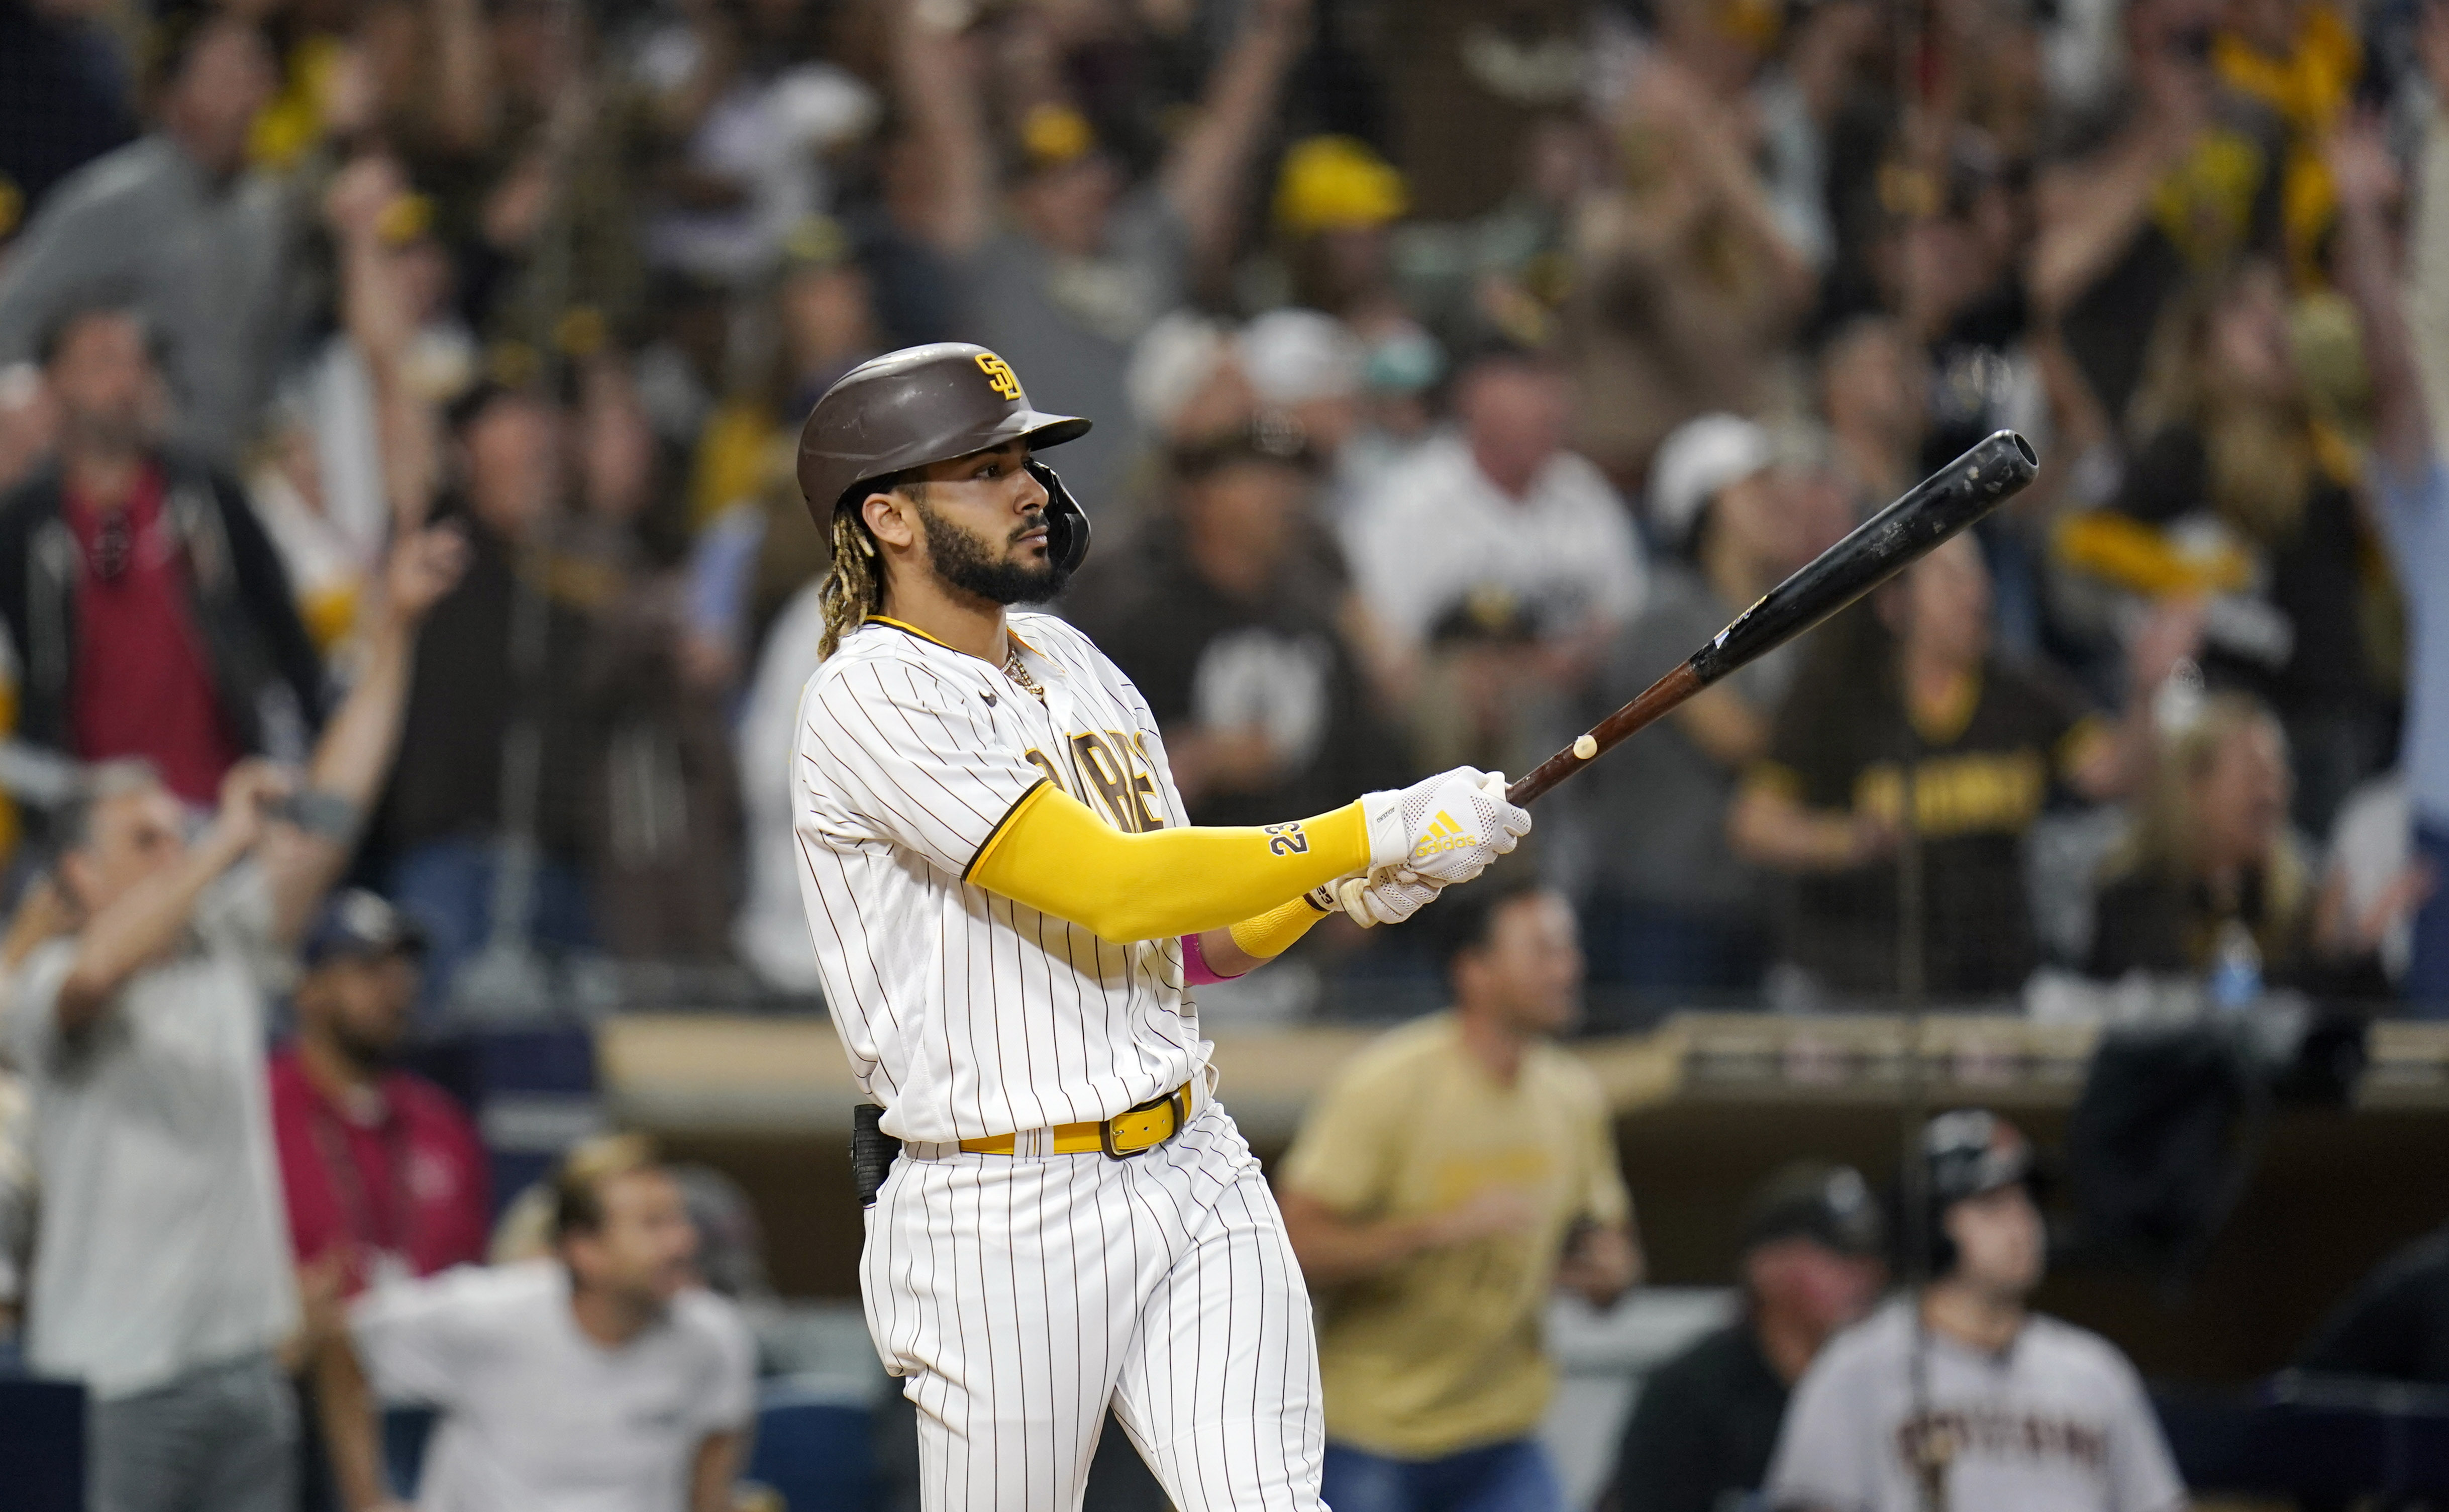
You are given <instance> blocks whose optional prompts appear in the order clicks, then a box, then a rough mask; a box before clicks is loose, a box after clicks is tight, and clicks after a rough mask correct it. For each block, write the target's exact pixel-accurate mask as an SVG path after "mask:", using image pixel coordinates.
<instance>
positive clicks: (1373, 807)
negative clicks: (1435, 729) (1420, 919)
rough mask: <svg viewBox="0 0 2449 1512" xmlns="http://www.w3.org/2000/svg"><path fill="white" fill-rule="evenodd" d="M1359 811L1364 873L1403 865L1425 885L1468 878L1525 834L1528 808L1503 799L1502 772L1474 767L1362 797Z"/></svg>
mask: <svg viewBox="0 0 2449 1512" xmlns="http://www.w3.org/2000/svg"><path fill="white" fill-rule="evenodd" d="M1360 811H1361V813H1362V814H1364V815H1365V816H1367V819H1368V822H1369V871H1370V875H1371V876H1372V877H1373V878H1374V877H1376V876H1378V875H1379V874H1380V873H1382V872H1384V871H1386V870H1387V869H1388V868H1390V867H1396V866H1402V867H1408V868H1409V869H1411V870H1412V871H1413V872H1415V873H1417V874H1418V878H1419V880H1420V881H1422V882H1428V883H1430V884H1431V886H1432V889H1434V888H1437V887H1445V886H1450V885H1452V884H1453V883H1455V882H1469V881H1471V880H1472V879H1473V878H1474V877H1476V876H1478V875H1479V874H1480V873H1481V872H1482V871H1485V870H1486V869H1487V868H1488V863H1490V862H1493V861H1494V860H1495V859H1496V858H1497V857H1499V856H1502V855H1504V854H1505V853H1506V852H1507V851H1510V850H1512V849H1513V848H1514V846H1515V845H1517V844H1519V843H1521V841H1522V837H1523V836H1525V835H1527V834H1529V833H1530V832H1531V814H1530V811H1529V810H1527V809H1522V808H1516V807H1514V805H1513V804H1509V803H1507V802H1506V801H1505V774H1504V773H1503V772H1484V771H1481V770H1480V769H1479V768H1478V767H1476V766H1457V767H1456V768H1455V769H1454V770H1452V771H1449V772H1440V773H1438V774H1437V776H1435V777H1431V778H1429V779H1427V780H1426V781H1423V782H1417V783H1414V784H1413V785H1411V786H1409V787H1406V788H1403V789H1401V790H1399V791H1393V792H1381V793H1368V794H1365V795H1363V796H1362V798H1361V800H1360ZM1422 901H1426V900H1425V899H1424V900H1422Z"/></svg>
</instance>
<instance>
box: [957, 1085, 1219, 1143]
mask: <svg viewBox="0 0 2449 1512" xmlns="http://www.w3.org/2000/svg"><path fill="white" fill-rule="evenodd" d="M1189 1122H1190V1083H1189V1082H1184V1083H1183V1084H1182V1085H1181V1086H1179V1087H1176V1088H1174V1089H1173V1090H1172V1091H1171V1092H1168V1093H1167V1094H1165V1095H1163V1096H1159V1097H1150V1098H1149V1099H1148V1100H1147V1101H1146V1102H1144V1103H1141V1104H1140V1105H1139V1106H1138V1107H1136V1108H1126V1109H1124V1110H1123V1111H1122V1112H1121V1113H1118V1114H1116V1115H1113V1116H1112V1117H1110V1118H1099V1119H1094V1120H1091V1121H1090V1122H1088V1123H1060V1124H1056V1125H1055V1126H1054V1130H1053V1133H1054V1151H1053V1153H1056V1154H1058V1155H1085V1154H1090V1153H1095V1152H1098V1151H1103V1152H1104V1153H1106V1155H1107V1156H1108V1157H1109V1158H1110V1159H1114V1160H1128V1159H1129V1158H1130V1157H1131V1156H1133V1155H1136V1154H1142V1153H1146V1152H1147V1151H1150V1150H1153V1149H1155V1148H1156V1147H1157V1146H1159V1145H1161V1144H1163V1143H1165V1142H1166V1141H1167V1140H1168V1139H1170V1138H1172V1137H1173V1136H1174V1135H1175V1134H1180V1133H1182V1131H1183V1128H1184V1127H1185V1126H1186V1125H1187V1124H1188V1123H1189ZM1019 1142H1020V1135H1018V1134H988V1135H987V1136H986V1137H985V1138H983V1139H964V1140H962V1141H961V1148H962V1149H963V1150H965V1151H967V1152H968V1153H971V1154H974V1155H1008V1154H1011V1153H1012V1151H1013V1150H1014V1149H1015V1148H1016V1147H1017V1146H1018V1145H1019Z"/></svg>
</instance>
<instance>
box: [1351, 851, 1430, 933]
mask: <svg viewBox="0 0 2449 1512" xmlns="http://www.w3.org/2000/svg"><path fill="white" fill-rule="evenodd" d="M1443 890H1444V889H1443V888H1441V887H1440V886H1439V885H1438V884H1437V883H1436V882H1429V881H1427V880H1425V879H1423V878H1422V877H1421V876H1420V874H1419V873H1418V872H1416V871H1414V870H1413V869H1412V868H1411V867H1409V866H1389V867H1386V868H1385V869H1384V870H1382V871H1374V872H1371V873H1369V874H1368V875H1366V876H1361V877H1346V878H1344V879H1342V880H1341V881H1340V882H1332V883H1329V884H1328V891H1329V892H1330V893H1331V894H1332V895H1333V897H1334V900H1335V901H1336V903H1337V904H1338V905H1340V907H1341V908H1342V909H1343V911H1344V913H1345V914H1347V915H1349V916H1350V917H1351V919H1352V921H1353V922H1354V923H1356V924H1359V926H1360V927H1361V928H1363V929H1373V928H1376V927H1377V926H1378V925H1379V924H1399V923H1401V922H1402V921H1404V920H1406V919H1409V918H1411V917H1412V916H1413V915H1414V914H1417V913H1418V912H1419V911H1420V908H1421V905H1422V904H1424V903H1426V902H1428V901H1430V900H1431V899H1433V898H1435V897H1437V894H1438V893H1439V892H1441V891H1443Z"/></svg>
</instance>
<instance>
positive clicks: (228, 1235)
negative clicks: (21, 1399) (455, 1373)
mask: <svg viewBox="0 0 2449 1512" xmlns="http://www.w3.org/2000/svg"><path fill="white" fill-rule="evenodd" d="M271 921H272V899H271V893H270V889H269V888H268V887H266V886H265V884H264V879H263V875H262V873H261V872H260V870H258V869H257V868H256V867H255V866H254V865H252V864H251V863H241V865H240V866H239V867H238V868H237V869H235V870H233V871H232V872H230V873H229V874H228V875H227V876H225V877H223V878H222V879H221V880H220V881H219V882H215V883H214V884H213V885H212V886H211V887H210V888H208V889H206V891H205V893H204V897H203V900H202V902H201V903H200V904H199V905H198V907H197V910H196V919H195V927H194V931H193V938H192V939H191V940H190V941H189V943H188V945H187V948H185V949H184V950H183V951H182V952H181V953H180V954H179V955H178V956H176V957H174V958H173V959H172V960H168V961H166V962H164V963H163V964H161V965H157V966H154V967H151V968H149V969H147V970H145V971H144V972H142V973H140V974H139V975H138V976H136V977H135V978H134V979H132V980H130V981H129V982H128V983H127V984H126V985H125V987H123V988H122V989H121V990H120V993H119V996H118V998H117V999H116V1000H114V1001H113V1002H112V1003H111V1004H110V1005H109V1006H108V1007H107V1008H106V1009H105V1010H104V1011H103V1014H102V1016H101V1018H98V1019H96V1020H95V1021H94V1022H93V1023H92V1024H91V1025H90V1026H88V1027H87V1029H86V1030H84V1031H83V1032H81V1033H80V1034H78V1035H77V1036H75V1037H63V1036H62V1035H61V1034H60V1031H59V1012H58V1006H59V995H60V985H61V983H62V982H63V981H64V980H66V979H67V974H68V969H69V967H70V966H71V965H73V964H74V962H75V958H76V941H75V940H54V941H52V942H51V943H49V944H48V945H45V946H43V947H42V948H41V949H39V950H37V951H35V952H34V954H33V955H32V956H31V957H30V958H29V960H27V962H26V964H25V966H24V968H23V969H22V970H21V971H20V973H19V974H18V976H17V978H16V979H15V980H14V982H13V983H12V990H11V992H10V999H9V1003H8V1006H7V1010H6V1027H7V1030H8V1044H9V1049H10V1053H11V1054H12V1055H13V1056H15V1058H16V1060H17V1063H18V1064H19V1065H20V1066H22V1067H23V1068H24V1069H25V1073H26V1079H27V1082H28V1084H29V1088H30V1090H31V1092H32V1094H33V1103H34V1130H35V1135H34V1161H35V1170H36V1173H37V1175H38V1176H39V1178H40V1181H41V1187H42V1194H43V1195H42V1201H43V1208H42V1217H41V1221H40V1222H39V1223H38V1224H37V1225H36V1230H35V1236H34V1263H33V1284H32V1287H31V1289H30V1290H29V1297H28V1306H27V1357H28V1360H29V1363H30V1364H31V1365H32V1366H33V1367H34V1368H35V1369H36V1370H37V1371H39V1372H40V1373H42V1374H45V1375H54V1376H64V1377H69V1378H73V1379H79V1380H83V1381H84V1382H85V1383H86V1384H87V1386H88V1387H89V1388H90V1389H91V1391H92V1392H93V1394H94V1395H95V1396H97V1397H100V1398H103V1399H106V1400H107V1399H110V1398H114V1397H124V1396H130V1395H133V1394H135V1393H137V1392H139V1391H143V1390H145V1389H147V1388H148V1387H152V1386H160V1385H162V1384H163V1383H164V1382H167V1381H169V1380H172V1379H173V1378H175V1377H177V1376H179V1375H181V1374H183V1373H184V1372H186V1371H188V1370H191V1369H194V1368H196V1367H200V1366H205V1365H211V1364H213V1363H215V1362H217V1361H223V1360H229V1359H234V1358H237V1357H240V1356H242V1355H247V1354H252V1353H256V1352H259V1351H261V1350H265V1349H269V1348H271V1347H273V1346H275V1345H276V1344H278V1343H279V1342H280V1340H281V1338H282V1337H283V1336H284V1335H286V1334H287V1333H288V1332H289V1330H290V1329H291V1328H293V1327H294V1326H295V1324H296V1321H297V1314H298V1303H297V1291H296V1283H295V1278H294V1276H293V1273H292V1271H291V1269H290V1253H289V1227H288V1219H287V1216H286V1214H285V1213H284V1212H283V1211H282V1208H281V1203H280V1185H279V1178H278V1175H277V1174H276V1172H277V1167H276V1165H275V1161H274V1154H273V1144H272V1120H271V1115H270V1113H269V1111H268V1106H267V1099H266V1095H265V1091H264V1072H263V1003H264V998H265V994H266V990H267V987H268V986H269V985H272V984H275V983H277V981H278V979H279V978H280V975H281V974H282V973H283V971H284V970H285V965H286V962H285V958H284V957H283V956H282V954H281V953H280V951H279V950H278V948H277V947H276V945H275V942H274V939H273V934H272V926H271Z"/></svg>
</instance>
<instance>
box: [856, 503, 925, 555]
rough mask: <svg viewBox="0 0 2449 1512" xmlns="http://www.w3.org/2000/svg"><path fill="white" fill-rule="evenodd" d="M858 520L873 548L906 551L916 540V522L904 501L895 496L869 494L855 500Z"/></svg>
mask: <svg viewBox="0 0 2449 1512" xmlns="http://www.w3.org/2000/svg"><path fill="white" fill-rule="evenodd" d="M858 512H859V516H860V518H862V519H864V520H866V521H867V529H868V533H870V534H872V535H874V536H875V537H876V539H877V544H878V545H880V546H890V547H893V548H895V549H897V550H900V551H907V550H909V549H910V547H911V546H912V545H913V544H914V543H916V541H917V539H918V521H917V519H916V512H915V511H913V509H912V508H911V503H910V500H909V499H908V498H905V497H904V496H902V494H900V493H898V492H895V493H891V494H884V493H877V494H869V495H868V496H867V497H865V498H863V499H861V500H859V505H858Z"/></svg>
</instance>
